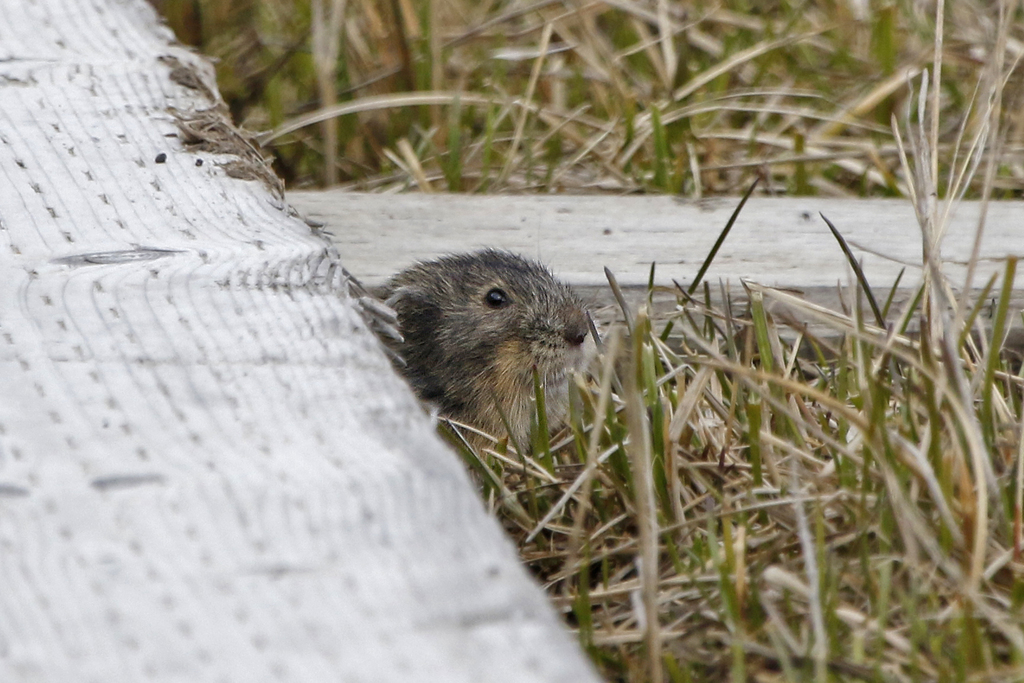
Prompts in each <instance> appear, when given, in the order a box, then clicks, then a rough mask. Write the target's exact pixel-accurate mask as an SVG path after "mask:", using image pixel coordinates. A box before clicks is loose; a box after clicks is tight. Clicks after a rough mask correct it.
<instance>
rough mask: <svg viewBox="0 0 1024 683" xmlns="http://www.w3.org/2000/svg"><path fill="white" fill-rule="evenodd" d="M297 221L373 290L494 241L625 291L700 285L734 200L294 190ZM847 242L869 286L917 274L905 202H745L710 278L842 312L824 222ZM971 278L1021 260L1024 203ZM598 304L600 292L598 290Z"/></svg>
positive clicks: (833, 250)
mask: <svg viewBox="0 0 1024 683" xmlns="http://www.w3.org/2000/svg"><path fill="white" fill-rule="evenodd" d="M288 201H289V202H290V203H291V204H293V205H294V206H295V207H296V208H297V209H298V210H299V211H300V212H302V213H304V214H305V215H307V216H309V217H310V218H312V219H314V220H317V221H321V222H323V223H324V224H325V230H326V231H327V232H328V233H329V234H330V235H331V237H332V239H333V240H334V242H335V244H337V246H338V250H339V251H340V252H341V254H342V258H343V259H344V261H345V264H346V267H347V268H348V269H349V270H350V271H351V272H352V273H353V274H354V275H356V276H357V277H359V278H361V279H363V280H364V281H365V282H366V283H367V284H368V285H370V286H374V285H378V284H380V283H381V282H383V281H384V280H385V279H386V278H387V277H388V276H389V275H390V274H392V273H394V272H396V271H397V270H399V269H401V268H404V267H406V266H408V265H409V264H411V263H413V262H415V261H416V260H419V259H425V258H430V257H433V256H436V255H438V254H443V253H447V252H451V251H460V250H464V249H472V248H476V247H481V246H494V247H500V248H505V249H511V250H513V251H517V252H520V253H523V254H526V255H530V256H534V257H537V258H539V259H541V260H542V261H544V262H546V263H547V264H549V265H550V266H551V267H552V269H553V270H554V271H555V272H556V273H557V274H559V275H560V276H562V277H563V278H565V279H566V280H568V281H569V282H572V283H573V284H576V285H578V286H581V287H583V288H584V289H591V290H594V289H595V288H599V289H606V287H604V284H605V277H604V273H603V269H602V267H603V266H608V267H609V268H610V269H611V270H612V271H613V272H614V273H615V274H616V277H617V278H618V280H619V282H620V283H621V284H623V285H625V286H626V287H632V288H640V287H643V286H645V285H646V283H647V280H648V275H649V273H650V266H651V262H652V261H654V262H657V277H656V282H657V283H659V284H662V285H668V286H671V285H672V280H673V279H676V280H678V281H679V282H681V283H683V284H687V283H689V282H691V281H692V280H693V278H694V277H695V276H696V274H697V271H698V269H699V268H700V265H701V263H702V262H703V260H704V258H705V257H706V255H707V254H708V253H709V252H710V250H711V247H712V246H713V245H714V242H715V240H716V239H717V238H718V235H719V233H720V231H721V229H722V228H723V227H724V226H725V224H726V222H727V221H728V219H729V216H730V214H731V213H732V211H733V209H734V207H735V205H736V200H735V199H711V200H705V201H702V202H686V201H679V200H677V199H674V198H671V197H664V196H629V197H612V196H464V195H439V194H435V195H421V194H407V195H379V194H365V193H350V192H343V191H340V190H331V191H302V192H290V193H289V194H288ZM819 212H822V213H824V214H825V215H826V216H828V218H829V219H830V220H831V221H832V222H833V223H834V224H835V225H836V227H837V228H838V229H839V230H840V232H842V233H843V235H844V236H845V238H846V239H847V241H848V242H850V244H851V245H852V247H853V249H854V253H855V254H856V255H857V257H858V258H861V259H862V260H863V267H864V271H865V273H866V275H867V277H868V280H869V282H871V283H872V286H873V287H874V288H876V289H878V290H887V289H888V288H889V287H891V286H892V284H893V283H894V282H895V280H896V277H897V276H898V274H899V272H900V270H901V269H902V268H903V267H904V266H906V268H907V273H906V275H904V279H903V281H902V283H901V286H902V288H903V289H904V290H909V289H910V288H913V287H915V286H916V284H917V283H918V282H919V281H920V277H921V268H920V264H921V232H920V228H919V227H918V224H917V221H916V219H915V217H914V210H913V207H912V205H911V204H910V202H908V201H906V200H899V199H867V200H861V199H857V200H837V199H819V198H813V197H799V198H791V197H780V198H764V197H760V198H752V199H751V200H750V201H749V202H748V203H747V205H746V207H745V208H744V210H743V212H742V214H741V215H740V218H739V220H738V221H737V222H736V225H735V226H734V227H733V230H732V232H731V234H730V235H729V237H728V239H727V240H726V242H725V244H724V246H723V248H722V250H721V251H720V252H719V254H718V256H717V257H716V259H715V261H714V263H713V265H712V268H711V269H710V270H709V271H708V273H707V276H706V277H707V279H708V280H710V281H711V282H712V283H714V284H716V285H717V283H718V282H719V281H720V280H721V281H724V282H726V283H728V284H729V285H730V286H731V288H732V290H733V291H734V292H735V291H738V290H739V287H740V280H741V279H747V280H752V281H754V282H758V283H760V284H764V285H769V286H777V287H784V288H788V289H797V290H801V291H803V292H804V293H805V294H806V295H807V296H808V298H809V299H811V300H813V301H816V302H819V303H826V304H830V305H837V304H838V302H837V301H836V296H835V289H836V285H837V283H839V284H843V285H847V284H848V283H849V282H851V281H852V280H851V277H852V273H851V270H850V268H849V266H848V265H847V263H846V260H845V258H844V256H843V254H842V251H841V250H840V248H839V246H838V244H837V243H836V241H835V239H834V238H833V237H832V235H831V233H830V232H829V230H828V228H827V226H826V225H825V223H824V221H822V219H821V218H820V217H819V215H818V213H819ZM979 212H980V205H979V203H978V202H964V203H963V204H961V205H960V206H959V207H958V209H957V210H956V212H955V213H954V215H953V218H952V220H951V222H950V227H949V230H948V234H947V236H946V238H945V240H944V242H943V256H944V259H945V260H946V264H945V271H946V273H947V274H948V275H949V276H950V278H952V281H953V283H954V284H955V285H959V284H960V283H962V282H963V279H964V276H965V272H966V268H965V266H964V264H965V263H966V261H967V260H968V258H969V256H970V252H971V248H972V245H973V240H974V235H975V229H976V226H977V220H978V215H979ZM982 244H983V247H982V251H981V255H982V261H981V263H980V266H979V268H978V272H977V275H976V276H975V278H974V285H975V287H981V286H982V285H983V284H984V283H985V281H986V280H987V279H988V277H989V276H990V275H991V274H992V273H993V272H996V271H1001V270H1002V269H1003V268H1004V267H1005V264H1004V263H1003V261H1002V260H1001V259H1005V258H1006V257H1007V256H1009V255H1017V256H1020V255H1024V202H993V203H991V204H990V206H989V211H988V219H987V227H986V230H985V234H984V240H983V243H982ZM595 296H597V297H598V298H602V297H604V298H606V297H607V295H606V294H603V293H601V294H597V293H595Z"/></svg>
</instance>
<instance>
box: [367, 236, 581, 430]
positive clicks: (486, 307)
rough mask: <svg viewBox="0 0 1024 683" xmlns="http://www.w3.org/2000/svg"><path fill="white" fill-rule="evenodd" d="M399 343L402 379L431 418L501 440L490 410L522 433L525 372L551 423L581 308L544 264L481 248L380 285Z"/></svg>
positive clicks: (574, 355) (572, 359) (527, 394)
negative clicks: (432, 407) (544, 398)
mask: <svg viewBox="0 0 1024 683" xmlns="http://www.w3.org/2000/svg"><path fill="white" fill-rule="evenodd" d="M384 294H385V296H387V297H388V303H389V304H390V305H391V306H392V307H393V308H394V309H395V310H396V312H397V313H398V322H399V328H400V330H401V332H402V335H403V336H404V337H405V341H404V342H403V343H401V344H398V345H396V347H395V348H396V350H397V351H398V353H399V354H400V355H401V356H402V357H403V359H404V360H405V362H406V367H405V368H404V372H405V374H406V375H407V377H408V378H409V380H410V381H411V382H412V385H413V387H414V388H415V389H416V391H417V392H418V393H419V394H420V396H421V397H422V398H424V399H425V400H428V401H431V402H433V403H435V404H437V406H438V407H439V408H440V409H441V412H442V413H444V414H446V415H448V416H450V417H453V418H455V419H458V420H463V421H466V422H470V423H472V424H475V425H477V426H479V427H481V428H483V429H485V430H487V431H491V433H501V432H502V431H503V429H501V425H502V423H501V419H500V415H499V412H498V411H497V410H496V409H495V404H497V405H498V406H500V408H501V411H502V412H504V413H505V415H506V418H507V419H508V421H509V423H510V426H512V429H513V431H514V432H517V433H516V434H513V436H515V437H516V438H522V437H524V435H525V433H526V432H527V431H528V429H529V417H530V411H531V410H532V409H533V408H532V404H531V402H530V400H531V398H532V396H533V370H534V368H536V369H537V372H538V374H539V375H540V377H541V379H542V381H544V383H545V385H546V389H547V392H548V394H549V401H548V403H549V404H550V405H551V407H552V410H549V412H550V413H553V417H555V418H556V420H555V421H557V418H558V412H559V410H562V411H564V402H565V393H566V382H567V378H568V375H569V374H570V373H571V372H572V371H573V370H575V369H577V368H579V367H580V366H581V365H582V363H583V360H584V354H583V344H584V342H585V340H586V337H587V330H588V328H587V320H586V314H585V312H584V307H583V303H582V301H581V300H580V299H579V297H578V296H577V295H576V294H575V293H574V292H573V291H572V289H571V288H570V287H569V286H568V285H566V284H565V283H563V282H560V281H558V280H556V279H555V278H554V276H552V275H551V273H550V271H548V270H547V268H545V267H544V266H542V265H540V264H538V263H536V262H534V261H531V260H529V259H526V258H523V257H521V256H517V255H515V254H512V253H509V252H505V251H497V250H493V249H487V250H484V251H479V252H475V253H470V254H456V255H451V256H446V257H443V258H441V259H438V260H436V261H431V262H427V263H420V264H417V265H415V266H413V267H411V268H409V269H408V270H405V271H403V272H401V273H399V274H398V275H396V276H395V277H394V278H392V280H391V281H390V282H389V283H388V284H387V285H386V287H385V292H384Z"/></svg>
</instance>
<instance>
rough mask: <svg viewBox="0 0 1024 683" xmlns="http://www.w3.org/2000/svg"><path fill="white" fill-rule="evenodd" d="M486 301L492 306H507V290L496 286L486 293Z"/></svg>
mask: <svg viewBox="0 0 1024 683" xmlns="http://www.w3.org/2000/svg"><path fill="white" fill-rule="evenodd" d="M484 303H485V304H487V305H488V306H490V307H491V308H501V307H502V306H507V305H508V303H509V301H508V294H506V293H505V290H503V289H499V288H497V287H495V288H494V289H491V290H490V291H488V292H487V294H485V295H484Z"/></svg>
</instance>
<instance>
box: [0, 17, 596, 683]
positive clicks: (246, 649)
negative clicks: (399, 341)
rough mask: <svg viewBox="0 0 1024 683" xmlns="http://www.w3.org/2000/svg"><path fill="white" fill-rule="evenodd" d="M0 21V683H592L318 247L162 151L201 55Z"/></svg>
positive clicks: (145, 34)
mask: <svg viewBox="0 0 1024 683" xmlns="http://www.w3.org/2000/svg"><path fill="white" fill-rule="evenodd" d="M0 17H3V19H2V21H0V275H2V276H0V396H2V400H0V681H12V682H13V681H44V682H48V681H54V682H57V681H61V682H63V681H84V682H93V681H95V682H100V681H103V682H104V683H109V682H117V681H126V682H127V681H143V680H144V681H211V682H212V681H217V682H221V681H240V682H246V683H249V682H252V681H297V682H302V683H309V682H312V681H332V682H335V681H360V682H363V681H371V682H372V681H398V680H403V681H405V680H410V681H411V680H415V681H438V682H440V681H444V682H446V683H447V682H450V681H464V682H466V683H470V682H472V683H476V682H479V681H509V682H512V681H517V682H518V681H550V682H556V681H557V682H562V681H593V680H595V676H594V674H593V673H592V671H591V669H590V667H589V664H588V663H586V662H585V660H584V657H583V656H582V653H581V652H580V651H579V649H578V648H577V647H576V645H575V644H574V643H573V641H572V639H571V637H570V635H569V634H568V633H567V632H566V631H565V630H564V629H563V627H562V626H561V624H560V623H559V622H558V620H557V618H556V615H555V614H554V612H553V610H552V609H551V608H550V606H549V605H548V604H547V602H546V600H545V599H544V596H543V594H542V592H541V591H540V590H539V588H538V587H537V586H536V585H535V584H534V583H533V582H532V580H531V579H530V578H529V577H528V576H527V574H526V572H525V571H524V570H523V569H522V568H521V566H520V565H519V563H518V559H517V558H516V556H515V553H514V550H513V548H512V546H511V544H510V543H509V542H508V540H507V539H506V538H504V536H503V534H502V533H501V530H500V528H499V525H498V524H497V523H496V522H495V521H494V520H492V519H491V518H489V517H488V516H487V515H486V514H485V511H484V509H483V507H482V505H481V504H480V503H479V502H478V501H477V499H476V497H475V493H474V491H473V489H472V485H471V483H470V482H469V480H468V478H467V476H466V475H465V473H464V471H463V470H462V467H461V465H460V463H459V462H458V460H457V458H456V457H455V456H454V455H453V454H452V453H451V452H450V451H449V450H448V449H447V448H445V447H444V445H443V444H442V443H441V442H440V441H439V439H438V438H437V436H436V434H435V433H434V431H433V429H432V426H431V425H430V423H429V421H428V419H427V418H426V416H425V415H424V414H423V412H422V411H421V410H420V408H419V406H418V404H417V403H416V402H415V400H414V399H413V397H412V396H411V394H410V392H409V391H408V390H407V389H406V387H405V386H404V384H403V383H402V382H401V381H400V380H399V379H398V378H397V377H396V376H395V374H394V373H393V372H392V370H391V368H390V366H389V365H388V363H387V361H386V359H385V357H384V355H383V354H382V353H381V351H380V349H379V347H378V345H377V343H376V341H375V339H374V338H373V337H372V336H371V335H370V334H369V333H368V332H367V330H366V328H365V326H364V324H363V322H362V320H361V318H360V317H359V315H358V314H357V312H356V311H355V309H354V307H353V304H352V302H351V301H350V300H349V299H348V298H347V296H346V286H345V283H344V281H343V278H342V277H341V276H340V269H339V268H338V261H337V256H336V253H335V252H334V251H333V249H332V248H331V246H330V245H329V244H328V243H327V242H326V241H324V240H323V239H322V238H320V237H318V236H316V235H314V234H312V233H311V232H310V230H309V229H308V227H307V226H306V225H305V224H304V223H303V222H302V221H301V220H299V219H297V218H295V217H294V216H291V215H289V214H288V213H287V211H286V207H285V206H284V205H283V203H282V202H281V201H280V200H279V199H277V198H276V197H275V196H274V194H273V192H272V191H271V190H269V189H268V188H267V187H265V186H264V185H262V184H261V183H260V182H258V181H256V180H250V181H245V180H238V179H234V178H231V177H229V176H228V172H227V171H228V169H226V168H225V167H224V164H228V163H231V162H234V165H233V166H231V168H232V169H233V173H235V174H237V171H238V169H239V167H238V161H239V160H238V158H237V157H234V156H231V155H226V154H218V153H213V152H189V151H186V150H185V149H184V148H183V145H182V142H181V140H180V139H179V131H178V128H177V126H176V124H175V118H174V116H173V114H172V111H171V110H172V109H177V110H180V111H184V112H188V111H191V110H195V109H197V108H207V107H210V106H212V105H213V102H212V101H211V100H209V99H206V98H205V97H204V95H203V88H202V86H200V85H199V84H200V83H201V82H205V83H206V84H207V85H208V86H209V85H211V84H212V83H213V81H212V79H211V70H210V68H209V66H208V65H207V64H205V63H204V62H202V61H201V60H198V59H197V58H195V57H194V56H193V55H191V54H190V53H189V52H187V51H185V50H183V49H180V48H179V47H177V46H175V45H174V44H173V41H172V37H171V36H170V34H169V32H167V31H166V30H165V29H164V28H162V27H161V26H160V25H159V23H158V21H157V19H156V17H155V15H154V13H153V11H152V9H151V8H150V7H149V5H148V4H147V3H145V2H144V1H143V0H82V1H79V0H0ZM162 56H172V57H173V58H174V60H177V61H176V62H175V61H173V60H172V61H166V60H165V61H163V62H162V61H160V60H159V58H160V57H162ZM174 67H179V68H183V69H184V71H177V72H176V71H175V70H174ZM172 76H173V78H172ZM190 86H191V87H190ZM159 155H166V157H163V156H159ZM158 159H159V160H158ZM242 168H243V170H244V165H243V167H242ZM250 170H252V169H251V168H250Z"/></svg>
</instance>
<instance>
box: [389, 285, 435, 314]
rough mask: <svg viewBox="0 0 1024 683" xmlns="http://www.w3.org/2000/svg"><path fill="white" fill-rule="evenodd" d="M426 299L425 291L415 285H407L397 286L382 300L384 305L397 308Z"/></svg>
mask: <svg viewBox="0 0 1024 683" xmlns="http://www.w3.org/2000/svg"><path fill="white" fill-rule="evenodd" d="M426 299H427V296H426V293H425V292H423V291H421V290H419V289H418V288H416V287H410V286H408V285H406V286H402V287H398V288H396V289H395V290H394V291H392V292H391V295H390V296H388V298H387V299H386V300H385V301H384V305H386V306H390V307H391V308H393V309H394V310H396V311H397V310H398V309H399V308H402V307H404V306H406V305H408V304H410V303H412V304H415V302H417V301H424V300H426Z"/></svg>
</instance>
